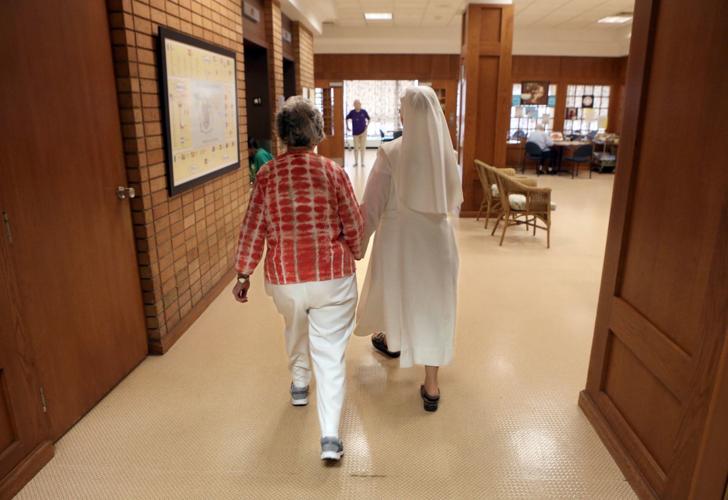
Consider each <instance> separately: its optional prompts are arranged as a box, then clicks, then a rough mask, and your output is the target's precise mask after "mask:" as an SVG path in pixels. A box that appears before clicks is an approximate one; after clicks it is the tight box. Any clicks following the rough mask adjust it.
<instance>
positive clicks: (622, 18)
mask: <svg viewBox="0 0 728 500" xmlns="http://www.w3.org/2000/svg"><path fill="white" fill-rule="evenodd" d="M631 20H632V14H630V13H629V12H620V13H619V14H616V15H614V16H607V17H603V18H601V19H600V20H599V21H597V22H598V23H602V24H624V23H628V22H630V21H631Z"/></svg>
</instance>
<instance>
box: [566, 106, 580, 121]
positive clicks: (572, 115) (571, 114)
mask: <svg viewBox="0 0 728 500" xmlns="http://www.w3.org/2000/svg"><path fill="white" fill-rule="evenodd" d="M576 115H577V108H566V119H567V120H576Z"/></svg>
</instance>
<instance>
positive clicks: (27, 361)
mask: <svg viewBox="0 0 728 500" xmlns="http://www.w3.org/2000/svg"><path fill="white" fill-rule="evenodd" d="M2 191H3V189H2V186H0V205H3V206H4V205H5V203H4V201H3V200H4V198H3V195H2ZM0 208H3V207H0ZM6 234H7V233H6ZM6 234H2V235H0V276H2V279H0V498H10V497H11V496H12V494H13V493H14V492H16V491H17V490H18V489H19V487H20V486H21V485H22V484H19V483H18V481H16V480H13V479H12V478H11V476H12V475H13V474H14V473H13V471H14V470H16V471H17V469H18V468H19V467H22V464H23V462H24V461H25V460H28V457H30V456H31V454H32V453H33V450H34V449H36V448H37V447H38V446H40V445H41V444H42V443H44V442H45V443H48V444H50V443H49V441H48V440H49V432H48V421H47V419H46V415H45V414H44V413H43V404H42V400H41V393H40V387H41V386H40V383H39V380H38V374H37V368H36V365H35V352H34V351H33V348H32V345H31V341H30V338H29V337H28V335H27V332H26V331H25V327H24V324H23V320H22V304H21V303H20V302H19V298H18V297H19V290H18V284H17V278H16V276H15V264H14V262H13V260H12V255H11V251H10V244H11V242H10V241H9V239H8V238H7V236H6ZM51 454H52V445H51ZM43 463H45V462H43ZM35 465H36V467H35V468H33V470H32V471H31V473H33V474H34V473H35V472H37V470H38V468H39V467H40V466H41V465H42V463H41V464H35ZM11 490H12V491H11Z"/></svg>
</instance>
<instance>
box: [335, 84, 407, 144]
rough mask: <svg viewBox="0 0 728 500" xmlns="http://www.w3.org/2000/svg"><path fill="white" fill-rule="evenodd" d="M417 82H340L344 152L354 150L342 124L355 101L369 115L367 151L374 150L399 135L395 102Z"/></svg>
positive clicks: (399, 128) (348, 132)
mask: <svg viewBox="0 0 728 500" xmlns="http://www.w3.org/2000/svg"><path fill="white" fill-rule="evenodd" d="M417 83H418V82H417V80H345V81H344V124H345V127H344V128H345V134H344V143H345V146H346V148H347V149H352V148H353V147H354V138H353V135H352V132H351V130H349V128H348V127H349V126H348V124H347V123H346V115H347V114H348V113H349V111H351V110H352V109H354V101H355V100H359V101H360V102H361V105H362V109H365V110H366V111H367V113H368V114H369V117H370V121H369V127H368V128H367V141H366V147H367V148H378V147H379V146H380V145H381V144H382V142H386V141H388V140H392V139H394V138H396V137H398V136H399V135H401V133H402V122H401V121H400V118H399V99H400V98H401V97H402V94H403V93H404V90H405V89H406V88H407V87H410V86H412V85H417Z"/></svg>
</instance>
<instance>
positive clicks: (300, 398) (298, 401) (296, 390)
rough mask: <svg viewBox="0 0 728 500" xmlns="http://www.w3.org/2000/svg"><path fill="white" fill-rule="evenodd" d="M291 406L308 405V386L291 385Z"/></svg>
mask: <svg viewBox="0 0 728 500" xmlns="http://www.w3.org/2000/svg"><path fill="white" fill-rule="evenodd" d="M291 404H292V405H293V406H306V405H307V404H308V386H306V387H296V386H294V385H293V384H291Z"/></svg>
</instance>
